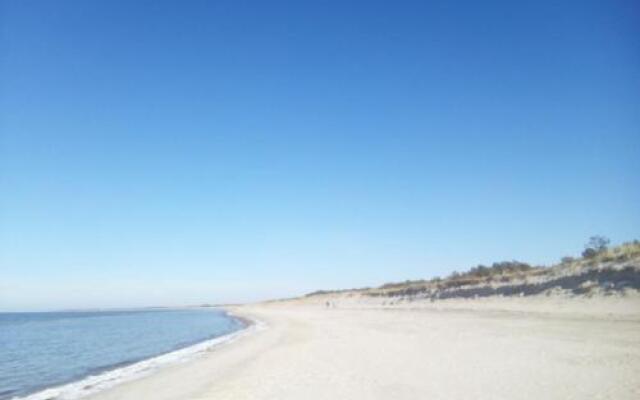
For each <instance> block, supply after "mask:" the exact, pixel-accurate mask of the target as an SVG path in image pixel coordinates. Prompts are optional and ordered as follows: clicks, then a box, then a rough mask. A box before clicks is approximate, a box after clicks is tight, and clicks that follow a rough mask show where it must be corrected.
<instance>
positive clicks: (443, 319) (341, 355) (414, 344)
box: [90, 301, 640, 400]
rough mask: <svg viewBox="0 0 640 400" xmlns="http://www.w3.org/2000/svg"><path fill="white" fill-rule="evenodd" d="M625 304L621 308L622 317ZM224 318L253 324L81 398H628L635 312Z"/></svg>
mask: <svg viewBox="0 0 640 400" xmlns="http://www.w3.org/2000/svg"><path fill="white" fill-rule="evenodd" d="M474 304H475V303H474ZM637 305H638V304H637V301H634V302H625V304H624V307H622V309H626V310H627V311H628V310H630V309H636V310H637V308H635V307H636V306H637ZM581 306H585V304H581ZM618 306H619V305H618ZM630 307H633V308H630ZM595 309H596V310H597V308H595ZM615 309H621V308H620V307H617V308H615ZM233 311H234V312H236V313H237V314H238V315H242V316H246V317H249V318H253V319H256V320H259V321H261V323H263V324H265V326H264V327H263V328H259V329H255V328H254V331H253V332H250V333H249V334H247V335H244V336H243V337H241V338H240V339H238V340H236V341H235V342H233V343H230V344H227V345H224V346H220V347H218V348H215V349H213V350H212V351H211V352H210V354H207V355H206V356H204V357H202V358H199V359H197V360H193V361H190V362H187V363H183V364H179V365H174V366H171V367H167V368H165V369H163V370H161V371H159V372H158V373H155V374H153V375H150V376H147V377H145V378H142V379H139V380H136V381H132V382H128V383H125V384H122V385H120V386H117V387H114V388H112V389H110V390H108V391H105V392H102V393H99V394H97V395H94V396H92V397H90V398H91V399H93V400H115V399H118V400H129V399H131V400H133V399H136V400H139V399H151V398H152V399H155V400H174V399H182V400H187V399H190V400H209V399H210V400H214V399H215V400H219V399H417V398H425V399H468V398H475V399H534V398H536V399H537V398H545V399H571V398H575V399H608V398H610V399H637V398H639V397H640V378H639V375H638V372H639V371H640V319H639V318H638V315H637V313H632V312H626V313H616V312H614V313H601V312H594V313H571V312H568V311H566V310H565V312H563V313H556V312H554V309H553V307H548V309H547V312H540V305H538V306H537V308H536V311H527V310H523V309H520V310H518V309H515V310H514V309H513V308H512V309H511V310H499V309H497V308H495V307H493V308H486V309H482V308H481V307H477V308H476V309H464V308H463V307H457V309H456V307H452V308H447V307H439V308H430V307H422V308H402V309H398V308H387V309H384V308H375V307H369V308H362V307H352V308H340V307H339V306H338V307H335V308H327V307H326V306H325V305H324V304H322V305H320V304H309V303H304V302H302V303H301V302H284V303H271V304H262V305H253V306H242V307H236V308H234V309H233Z"/></svg>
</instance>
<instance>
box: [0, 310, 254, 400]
mask: <svg viewBox="0 0 640 400" xmlns="http://www.w3.org/2000/svg"><path fill="white" fill-rule="evenodd" d="M221 311H223V313H224V315H225V316H227V317H228V318H232V319H234V320H236V321H239V322H240V323H241V325H242V327H241V328H240V329H238V330H237V331H234V332H230V333H227V334H225V335H222V336H218V337H214V338H211V339H206V340H204V341H200V342H197V343H194V344H191V345H188V346H186V347H182V348H179V349H176V350H173V351H170V352H167V353H163V354H159V355H156V356H153V357H150V358H146V359H143V360H138V361H134V362H132V363H129V364H126V365H124V366H122V365H121V366H113V368H109V369H106V370H103V371H101V372H99V373H97V374H93V375H89V376H86V377H83V378H81V379H79V380H76V381H72V382H68V383H63V384H60V385H57V386H53V387H49V388H45V389H42V390H38V391H36V392H34V393H31V394H28V395H26V396H22V397H13V398H12V399H11V400H76V399H79V398H83V397H85V396H89V395H91V394H95V393H98V392H101V391H103V390H106V389H109V388H112V387H114V386H117V385H119V384H122V383H125V382H129V381H132V380H136V379H139V378H142V377H144V376H147V375H150V374H152V373H154V372H157V371H158V370H160V369H161V368H163V367H166V366H169V365H174V364H178V363H183V362H187V361H190V360H193V359H195V358H198V357H200V356H203V355H204V354H206V352H208V351H210V350H211V349H213V348H215V347H218V346H221V345H225V344H229V343H232V342H234V341H236V340H237V339H239V338H240V337H243V336H246V335H248V334H250V333H252V332H254V331H255V330H256V329H262V328H264V324H263V323H262V322H261V321H257V320H254V319H251V318H248V317H245V316H239V315H236V314H234V313H232V312H230V311H228V310H225V309H221Z"/></svg>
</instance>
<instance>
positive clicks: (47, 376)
mask: <svg viewBox="0 0 640 400" xmlns="http://www.w3.org/2000/svg"><path fill="white" fill-rule="evenodd" d="M243 326H244V324H243V323H242V322H241V321H239V320H238V319H235V318H232V317H229V316H228V315H227V314H225V313H224V312H222V311H220V310H216V309H180V310H136V311H108V312H107V311H102V312H46V313H0V400H4V399H13V398H16V397H17V398H23V397H26V398H28V399H33V400H35V399H49V398H52V399H56V400H58V399H60V400H62V399H65V400H66V399H75V398H78V397H82V396H83V395H86V394H89V393H93V392H96V391H99V390H102V389H104V388H106V387H110V386H113V385H114V384H117V383H119V382H122V381H125V380H129V379H132V378H134V377H136V376H140V375H144V374H146V373H149V372H152V371H153V370H155V369H157V368H158V367H160V366H162V365H164V364H167V363H171V362H176V361H179V360H184V359H186V358H189V357H193V356H195V355H196V354H198V353H200V352H202V351H203V350H205V349H206V348H208V347H210V346H212V345H213V344H215V343H217V342H220V341H224V340H226V339H227V338H229V337H232V336H233V335H229V334H231V333H232V332H236V331H239V330H240V329H241V328H243Z"/></svg>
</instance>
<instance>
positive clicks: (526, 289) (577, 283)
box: [367, 266, 640, 300]
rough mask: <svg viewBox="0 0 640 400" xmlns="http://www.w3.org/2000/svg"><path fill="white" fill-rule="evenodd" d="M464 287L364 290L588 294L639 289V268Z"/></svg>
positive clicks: (439, 294)
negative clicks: (554, 290)
mask: <svg viewBox="0 0 640 400" xmlns="http://www.w3.org/2000/svg"><path fill="white" fill-rule="evenodd" d="M465 283H466V285H465V286H468V287H456V286H448V287H442V286H438V287H428V286H422V287H408V288H405V289H402V290H393V291H379V292H371V293H367V294H368V295H369V296H374V297H409V298H411V297H420V298H430V299H432V300H444V299H450V298H477V297H488V296H532V295H536V294H541V293H544V292H547V291H549V290H551V289H561V290H567V291H569V292H570V293H572V294H588V293H589V292H590V291H591V290H593V289H594V288H596V287H597V288H600V289H601V290H603V291H604V292H605V293H607V292H613V291H618V290H622V289H625V288H630V289H640V270H638V269H636V268H634V267H633V266H627V267H625V268H623V269H612V268H607V269H599V270H589V271H586V272H583V273H581V274H578V275H569V276H562V277H558V278H555V279H550V280H547V281H544V282H538V283H521V284H514V285H503V286H497V287H494V286H489V285H484V286H478V285H477V282H469V281H467V282H465Z"/></svg>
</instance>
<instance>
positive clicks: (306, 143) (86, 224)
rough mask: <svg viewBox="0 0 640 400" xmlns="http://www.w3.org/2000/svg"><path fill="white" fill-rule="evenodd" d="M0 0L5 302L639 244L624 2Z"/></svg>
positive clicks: (298, 286) (186, 297) (348, 277)
mask: <svg viewBox="0 0 640 400" xmlns="http://www.w3.org/2000/svg"><path fill="white" fill-rule="evenodd" d="M529 3H532V4H524V2H512V1H494V2H491V1H489V2H477V1H460V2H451V1H430V2H422V1H420V2H403V1H399V2H398V1H396V2H376V1H367V2H345V1H335V2H331V1H326V2H324V1H323V2H313V3H311V2H295V1H273V2H263V1H255V2H248V1H216V2H213V1H190V2H179V1H101V2H99V1H66V0H61V1H56V2H51V1H29V0H26V1H17V0H16V1H7V0H2V1H1V4H2V9H1V11H2V12H1V15H2V17H1V18H2V21H1V24H0V25H1V29H2V41H1V47H0V51H1V53H0V54H1V56H2V61H1V66H0V68H1V70H0V73H1V75H0V77H1V83H2V94H1V95H0V117H1V119H0V122H1V125H0V128H1V131H0V132H1V134H0V213H1V214H0V218H1V219H0V273H1V277H0V309H10V310H19V309H24V310H30V309H52V308H66V307H97V306H98V307H114V306H141V305H155V304H191V303H201V302H227V301H228V302H234V301H248V300H256V299H261V298H269V297H279V296H289V295H297V294H300V293H304V292H307V291H311V290H315V289H320V288H343V287H358V286H367V285H379V284H382V283H385V282H388V281H398V280H404V279H417V278H428V277H432V276H436V275H446V274H448V273H450V272H451V271H453V270H455V269H457V270H463V269H466V268H468V267H471V266H473V265H476V264H478V263H485V264H487V263H491V262H493V261H499V260H504V259H518V260H524V261H529V262H531V263H538V264H549V263H551V262H553V261H555V260H557V259H559V258H560V257H561V256H564V255H576V254H578V253H579V252H580V251H581V249H582V246H583V244H584V242H585V241H586V240H587V238H588V237H589V236H590V235H593V234H603V235H607V236H609V237H610V238H611V239H612V241H613V242H614V243H619V242H623V241H627V240H632V239H635V238H639V237H640V210H639V206H638V204H640V202H639V201H640V182H639V180H640V179H639V178H638V176H639V175H638V171H640V46H639V45H638V41H637V38H638V37H640V23H639V22H640V21H638V19H639V17H638V16H639V15H640V3H638V2H637V1H615V0H609V1H591V0H585V1H581V2H557V1H536V2H529Z"/></svg>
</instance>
